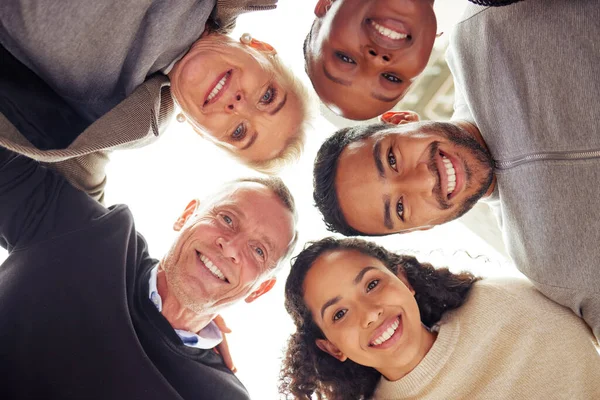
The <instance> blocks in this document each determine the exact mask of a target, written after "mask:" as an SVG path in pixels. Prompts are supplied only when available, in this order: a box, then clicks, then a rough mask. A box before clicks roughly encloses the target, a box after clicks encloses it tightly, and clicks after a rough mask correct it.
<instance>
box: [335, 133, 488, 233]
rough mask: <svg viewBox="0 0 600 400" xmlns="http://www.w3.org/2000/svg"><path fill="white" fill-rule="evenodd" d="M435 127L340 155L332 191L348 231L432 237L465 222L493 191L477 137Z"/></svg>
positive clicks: (377, 139)
mask: <svg viewBox="0 0 600 400" xmlns="http://www.w3.org/2000/svg"><path fill="white" fill-rule="evenodd" d="M431 126H432V125H431V124H429V125H421V124H420V123H416V124H414V123H413V124H407V125H401V126H390V128H389V129H385V130H383V131H381V132H379V133H376V134H374V135H373V136H370V137H368V138H366V139H363V140H359V141H357V142H354V143H351V144H349V145H348V146H347V147H346V148H345V149H344V150H343V151H342V153H341V154H340V157H339V160H338V164H337V174H336V178H335V190H336V193H337V198H338V199H339V206H340V208H341V211H342V213H343V215H344V217H345V219H346V221H347V222H348V224H349V225H350V226H351V227H353V228H354V229H357V230H358V231H360V232H363V233H365V234H389V233H394V232H407V231H410V230H414V229H419V228H421V229H427V228H430V227H432V226H435V225H438V224H442V223H445V222H448V221H450V220H452V219H454V218H457V217H459V216H461V215H462V214H464V213H465V212H467V211H468V210H469V209H471V208H472V207H473V205H474V204H475V203H476V202H477V201H478V200H479V199H480V198H481V197H482V196H484V195H485V194H486V192H488V191H489V190H490V189H491V188H492V187H491V183H492V181H493V170H492V159H491V157H490V156H489V153H488V152H487V150H486V149H485V148H484V147H483V146H482V145H481V144H480V143H479V142H478V141H477V140H475V139H474V136H473V135H472V134H471V133H470V132H467V131H466V130H465V129H462V128H460V127H459V126H457V125H451V124H438V125H437V126H438V127H444V130H443V131H442V130H441V129H442V128H436V129H431ZM428 127H429V128H428ZM470 129H476V128H474V127H472V128H470Z"/></svg>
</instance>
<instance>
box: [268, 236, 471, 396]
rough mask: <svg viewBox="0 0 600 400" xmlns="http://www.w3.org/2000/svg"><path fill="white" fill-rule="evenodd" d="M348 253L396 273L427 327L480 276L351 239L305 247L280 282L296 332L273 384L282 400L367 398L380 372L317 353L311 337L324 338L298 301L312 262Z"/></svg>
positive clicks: (458, 301) (460, 300)
mask: <svg viewBox="0 0 600 400" xmlns="http://www.w3.org/2000/svg"><path fill="white" fill-rule="evenodd" d="M334 250H354V251H359V252H361V253H363V254H365V255H368V256H371V257H374V258H377V259H378V260H380V261H381V262H382V263H383V264H384V265H385V266H386V267H387V268H388V269H389V270H391V271H392V272H393V273H394V274H396V275H397V274H398V272H399V271H400V270H401V271H402V272H403V273H404V274H405V275H406V278H407V280H408V282H409V283H410V285H411V286H412V288H413V289H414V290H415V300H416V301H417V304H418V306H419V312H420V314H421V322H422V323H423V324H424V325H425V326H427V327H429V328H431V327H432V326H433V325H435V324H436V323H437V322H438V321H439V320H440V319H441V317H442V315H443V314H444V313H445V312H446V311H449V310H452V309H455V308H458V307H460V306H461V305H462V304H463V303H464V302H465V299H466V297H467V295H468V293H469V291H470V289H471V286H472V285H473V283H474V282H475V281H477V280H479V279H480V278H478V277H475V276H473V274H471V273H469V272H461V273H459V274H454V273H452V272H450V271H449V270H448V269H447V268H439V269H436V268H434V267H433V266H432V265H431V264H428V263H420V262H419V261H418V260H417V259H416V258H415V257H412V256H406V255H400V254H395V253H392V252H390V251H387V250H386V249H384V248H383V247H381V246H378V245H376V244H375V243H372V242H367V241H365V240H361V239H357V238H347V239H336V238H333V237H328V238H324V239H321V240H319V241H316V242H312V243H309V244H308V245H307V246H306V247H305V248H304V250H302V252H300V254H298V256H296V258H295V259H294V260H293V261H292V269H291V271H290V275H289V277H288V279H287V281H286V284H285V308H286V310H287V312H288V313H289V314H290V316H291V317H292V319H293V320H294V324H295V325H296V333H294V334H293V335H292V336H291V337H290V339H289V342H288V348H287V351H286V354H285V358H284V360H283V365H282V368H281V375H280V381H279V392H280V393H281V394H282V395H284V396H285V397H286V398H293V399H305V400H310V399H312V398H313V397H312V396H313V395H316V397H317V399H319V400H322V399H328V400H356V399H368V398H370V397H371V396H372V395H373V392H374V391H375V387H376V386H377V382H378V381H379V378H380V377H381V374H380V373H379V372H378V371H377V370H375V369H374V368H370V367H365V366H362V365H359V364H357V363H355V362H353V361H351V360H350V359H348V360H346V361H345V362H343V363H342V362H339V361H338V360H337V359H336V358H334V357H331V356H330V355H329V354H327V353H325V352H323V351H322V350H320V349H319V348H318V347H317V345H316V340H317V339H325V335H324V334H323V332H322V331H321V329H320V328H319V327H318V326H317V324H316V323H315V322H314V320H313V317H312V315H311V312H310V310H309V309H308V307H307V306H306V303H305V301H304V279H305V277H306V274H307V273H308V271H309V270H310V268H311V267H312V265H313V264H314V262H315V261H316V260H317V259H318V258H319V257H320V256H321V255H322V254H323V253H325V252H331V251H334Z"/></svg>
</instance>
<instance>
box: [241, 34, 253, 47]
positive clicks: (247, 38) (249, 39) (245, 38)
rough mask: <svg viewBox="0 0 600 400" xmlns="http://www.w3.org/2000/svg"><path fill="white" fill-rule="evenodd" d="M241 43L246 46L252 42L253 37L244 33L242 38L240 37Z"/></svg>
mask: <svg viewBox="0 0 600 400" xmlns="http://www.w3.org/2000/svg"><path fill="white" fill-rule="evenodd" d="M240 42H242V43H244V44H250V43H251V42H252V35H251V34H249V33H244V34H243V35H242V36H240Z"/></svg>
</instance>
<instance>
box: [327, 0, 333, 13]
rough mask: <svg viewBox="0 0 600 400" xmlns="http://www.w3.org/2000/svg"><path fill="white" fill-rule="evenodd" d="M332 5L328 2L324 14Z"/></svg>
mask: <svg viewBox="0 0 600 400" xmlns="http://www.w3.org/2000/svg"><path fill="white" fill-rule="evenodd" d="M332 4H333V2H332V1H330V2H329V3H327V5H326V6H325V12H328V11H329V10H330V9H331V5H332Z"/></svg>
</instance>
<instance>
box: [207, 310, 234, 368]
mask: <svg viewBox="0 0 600 400" xmlns="http://www.w3.org/2000/svg"><path fill="white" fill-rule="evenodd" d="M213 321H214V323H215V324H216V325H217V327H218V328H219V330H220V331H221V333H222V334H223V341H222V342H221V343H220V344H219V345H218V346H217V347H215V352H216V353H217V354H220V355H221V357H223V362H224V363H225V365H226V366H227V368H229V369H230V370H231V371H232V372H237V368H236V367H235V366H234V365H233V359H232V358H231V353H230V352H229V345H228V344H227V337H226V336H225V334H226V333H231V329H229V328H228V327H227V325H226V324H225V320H224V319H223V317H221V315H217V316H216V317H215V318H214V319H213Z"/></svg>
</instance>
